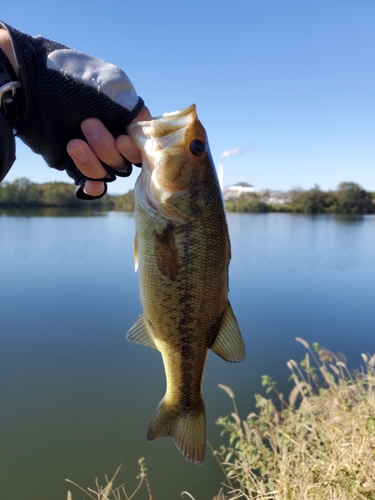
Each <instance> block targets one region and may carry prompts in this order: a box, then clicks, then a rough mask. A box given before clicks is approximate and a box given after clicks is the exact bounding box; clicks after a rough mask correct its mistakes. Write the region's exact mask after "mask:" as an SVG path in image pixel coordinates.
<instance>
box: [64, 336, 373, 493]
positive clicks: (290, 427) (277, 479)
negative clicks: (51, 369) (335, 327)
mask: <svg viewBox="0 0 375 500" xmlns="http://www.w3.org/2000/svg"><path fill="white" fill-rule="evenodd" d="M297 340H298V341H299V342H300V343H302V344H303V345H304V347H305V348H306V351H307V352H306V355H305V358H304V359H303V361H302V362H301V363H300V364H297V363H296V362H295V361H294V360H290V361H288V362H287V365H288V367H289V369H290V371H291V379H292V380H293V382H294V387H293V389H292V391H291V392H290V394H289V396H288V397H284V396H283V395H282V394H280V393H279V392H278V391H277V386H276V383H275V382H274V381H273V380H271V379H270V377H268V376H263V379H262V382H263V385H264V386H265V388H266V393H267V394H271V393H272V397H271V395H269V396H266V397H264V396H260V395H256V396H255V397H256V406H257V409H258V410H257V412H256V413H251V414H250V415H248V416H247V417H246V419H244V420H242V418H241V416H240V415H239V413H238V410H237V405H236V401H235V396H234V393H233V391H232V390H231V389H230V388H229V387H226V386H223V385H220V387H221V388H222V389H223V390H224V391H225V392H226V393H227V394H228V396H229V397H230V398H231V399H232V401H233V409H234V411H233V413H232V415H231V416H227V417H221V418H220V419H219V420H218V422H217V423H218V425H219V426H220V427H221V428H222V435H223V436H224V438H225V441H226V442H227V444H226V445H223V446H222V447H221V450H220V452H215V455H216V458H217V459H218V466H220V467H221V468H222V470H223V472H224V476H223V477H225V484H223V488H222V491H221V492H220V493H218V496H217V497H215V499H216V500H225V499H227V500H229V499H230V500H232V499H237V498H238V499H246V500H247V499H249V500H250V499H251V500H255V499H256V500H305V499H306V500H315V499H316V500H362V499H363V500H375V392H374V390H375V355H374V356H372V357H370V356H369V355H366V354H362V358H363V362H364V366H363V367H361V369H360V370H357V371H356V372H354V373H352V372H350V371H349V370H348V368H347V366H346V364H345V363H344V361H343V360H342V359H340V358H339V357H338V356H336V355H335V354H334V353H332V352H330V351H328V350H327V349H324V348H321V347H320V346H319V345H317V344H314V346H313V348H311V347H310V346H309V344H308V343H307V342H306V341H305V340H303V339H300V338H297ZM218 490H219V485H218ZM86 494H87V495H88V497H89V498H90V497H91V498H93V499H95V500H130V499H133V498H140V499H141V498H144V499H145V498H148V499H149V500H152V498H155V499H158V498H159V496H158V493H157V492H152V491H151V489H150V486H149V484H148V481H147V471H146V467H145V464H144V462H143V461H142V460H141V461H140V474H139V487H138V488H137V490H136V491H135V492H133V493H132V494H128V493H127V492H126V491H125V489H124V487H123V485H119V486H116V487H115V486H114V479H112V480H111V481H109V480H107V484H106V486H105V487H100V486H99V484H98V483H97V488H96V491H95V490H89V491H88V490H86ZM181 496H182V497H183V498H187V499H193V497H192V496H191V495H190V494H189V493H188V492H183V493H182V495H181ZM68 500H72V495H71V493H69V495H68ZM168 500H169V499H168ZM193 500H205V499H200V498H196V499H193Z"/></svg>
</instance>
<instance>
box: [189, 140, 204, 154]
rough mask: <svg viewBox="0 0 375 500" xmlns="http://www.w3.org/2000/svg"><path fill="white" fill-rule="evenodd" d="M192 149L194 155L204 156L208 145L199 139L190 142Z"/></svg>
mask: <svg viewBox="0 0 375 500" xmlns="http://www.w3.org/2000/svg"><path fill="white" fill-rule="evenodd" d="M190 151H191V153H193V155H194V156H202V155H203V154H204V153H205V152H206V145H205V144H204V142H202V141H200V140H199V139H195V140H194V141H192V142H191V143H190Z"/></svg>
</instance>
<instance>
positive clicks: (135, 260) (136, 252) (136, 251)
mask: <svg viewBox="0 0 375 500" xmlns="http://www.w3.org/2000/svg"><path fill="white" fill-rule="evenodd" d="M133 253H134V268H135V272H137V271H138V234H137V233H135V238H134V244H133Z"/></svg>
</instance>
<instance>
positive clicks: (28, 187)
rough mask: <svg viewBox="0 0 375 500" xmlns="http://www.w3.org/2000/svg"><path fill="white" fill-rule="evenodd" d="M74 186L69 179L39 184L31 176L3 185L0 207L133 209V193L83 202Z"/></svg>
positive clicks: (126, 210)
mask: <svg viewBox="0 0 375 500" xmlns="http://www.w3.org/2000/svg"><path fill="white" fill-rule="evenodd" d="M75 189H76V188H75V186H74V185H72V184H69V183H67V182H47V183H45V184H37V183H35V182H31V181H29V180H28V179H25V178H22V179H17V180H15V181H13V182H3V183H2V184H0V207H12V208H14V207H17V208H38V207H43V208H46V207H67V208H77V209H80V208H82V209H87V207H88V205H90V207H93V208H98V209H103V210H122V211H125V212H132V211H133V210H134V192H133V191H129V193H126V194H123V195H119V196H109V195H107V196H103V197H102V198H99V199H98V200H93V201H90V202H88V201H83V200H79V199H78V198H76V196H75Z"/></svg>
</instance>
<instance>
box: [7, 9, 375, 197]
mask: <svg viewBox="0 0 375 500" xmlns="http://www.w3.org/2000/svg"><path fill="white" fill-rule="evenodd" d="M15 6H16V7H17V8H15ZM0 16H1V19H2V20H3V21H5V22H7V23H9V24H11V25H12V26H14V27H16V28H18V29H20V30H21V31H24V32H26V33H28V34H31V35H36V34H41V35H43V36H45V37H47V38H50V39H53V40H55V41H58V42H60V43H63V44H65V45H67V46H69V47H71V48H75V49H78V50H81V51H84V52H88V53H90V54H93V55H95V56H97V57H101V58H103V59H106V60H108V61H110V62H112V63H115V64H117V65H119V66H121V68H122V69H124V70H125V72H127V73H128V75H129V76H130V78H131V80H132V82H133V84H134V85H135V87H136V89H137V91H138V94H139V95H140V96H142V97H143V98H144V100H145V102H146V103H147V105H148V106H149V108H150V110H151V113H152V114H153V115H154V116H158V115H160V114H162V113H163V112H165V111H174V110H177V109H180V108H183V107H186V106H189V105H190V104H192V103H196V105H197V110H198V115H199V117H200V119H201V121H202V123H203V125H204V126H205V128H206V130H207V133H208V137H209V141H210V146H211V151H212V155H213V158H214V161H215V163H216V165H217V164H218V163H219V161H220V158H221V155H222V153H223V152H224V151H227V150H231V149H233V148H239V150H240V151H241V152H242V153H241V154H237V155H232V156H228V157H226V158H224V172H225V173H224V184H225V185H229V184H234V183H236V182H239V181H247V182H249V183H251V184H253V185H254V186H255V189H257V190H259V189H263V188H270V189H281V190H288V189H290V188H292V187H296V186H301V187H303V188H306V189H307V188H310V187H312V186H313V185H314V184H319V185H320V186H321V188H322V189H334V188H335V187H336V186H337V185H338V183H339V182H341V181H354V182H358V183H359V184H361V185H362V186H363V187H365V188H366V189H368V190H373V191H375V137H374V133H375V28H374V27H375V2H374V1H373V0H232V1H231V2H229V1H213V0H199V1H198V0H190V1H186V2H183V1H178V0H174V1H169V0H159V1H154V0H137V1H134V0H133V1H131V2H130V1H128V0H122V1H114V0H107V1H105V2H97V1H95V0H90V1H87V0H80V1H79V2H77V1H76V0H74V1H72V0H66V1H64V2H51V1H48V2H47V1H42V0H33V1H32V2H30V0H27V1H26V0H20V1H17V2H16V3H14V2H3V5H2V8H1V14H0ZM19 177H28V178H29V179H31V180H33V181H36V182H44V181H51V180H69V179H68V177H67V176H66V175H65V174H64V173H60V172H57V171H55V170H53V169H50V168H49V167H47V166H46V165H45V164H44V162H43V160H42V159H41V158H40V157H38V156H36V155H34V154H33V153H31V152H30V151H29V150H28V149H27V148H26V147H25V146H23V145H22V144H21V143H19V144H18V149H17V162H16V164H15V165H14V166H13V168H12V170H11V172H10V173H9V175H8V176H7V180H14V179H16V178H19ZM135 178H136V176H135V175H133V176H132V177H131V178H130V179H126V180H121V181H117V182H116V183H113V184H112V185H111V189H110V192H117V193H122V192H126V191H128V190H129V189H131V188H132V187H133V185H134V182H135Z"/></svg>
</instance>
